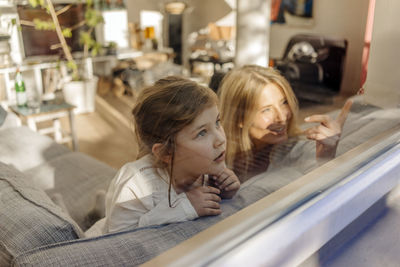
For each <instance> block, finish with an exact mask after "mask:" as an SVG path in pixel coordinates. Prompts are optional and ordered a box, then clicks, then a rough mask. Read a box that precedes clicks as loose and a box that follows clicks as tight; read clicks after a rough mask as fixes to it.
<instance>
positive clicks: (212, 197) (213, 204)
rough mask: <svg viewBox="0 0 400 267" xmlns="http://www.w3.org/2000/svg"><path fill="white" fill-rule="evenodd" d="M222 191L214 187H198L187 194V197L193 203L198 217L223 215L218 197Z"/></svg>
mask: <svg viewBox="0 0 400 267" xmlns="http://www.w3.org/2000/svg"><path fill="white" fill-rule="evenodd" d="M219 193H220V190H219V189H218V188H215V187H212V186H198V187H196V188H193V189H191V190H189V191H187V192H186V196H187V198H188V199H189V201H190V203H192V205H193V207H194V209H195V210H196V212H197V215H199V216H200V217H201V216H209V215H219V214H221V208H220V205H219V202H221V198H220V197H219V196H218V195H219Z"/></svg>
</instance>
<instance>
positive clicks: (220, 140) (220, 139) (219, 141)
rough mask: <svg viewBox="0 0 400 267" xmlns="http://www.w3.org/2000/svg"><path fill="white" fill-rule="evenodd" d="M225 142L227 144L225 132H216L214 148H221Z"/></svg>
mask: <svg viewBox="0 0 400 267" xmlns="http://www.w3.org/2000/svg"><path fill="white" fill-rule="evenodd" d="M225 142H226V137H225V132H224V130H222V129H220V130H218V131H216V135H215V142H214V146H215V147H219V146H221V145H223V144H225Z"/></svg>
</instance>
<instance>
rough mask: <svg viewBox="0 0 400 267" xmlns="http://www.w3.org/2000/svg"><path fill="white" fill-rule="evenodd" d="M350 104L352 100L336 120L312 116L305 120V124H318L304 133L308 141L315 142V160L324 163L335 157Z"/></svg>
mask: <svg viewBox="0 0 400 267" xmlns="http://www.w3.org/2000/svg"><path fill="white" fill-rule="evenodd" d="M352 104H353V101H352V100H350V99H349V100H347V101H346V103H345V104H344V106H343V108H342V110H341V112H340V114H339V116H338V117H337V118H336V119H332V118H331V117H329V116H328V115H312V116H310V117H307V118H305V121H306V122H317V123H319V125H317V126H314V127H311V128H309V129H307V130H305V131H304V133H305V134H306V136H307V138H308V139H311V140H315V141H316V157H317V160H323V161H326V160H330V159H332V158H334V157H335V155H336V148H337V146H338V144H339V141H340V135H341V134H342V129H343V125H344V123H345V121H346V119H347V115H348V114H349V112H350V108H351V105H352Z"/></svg>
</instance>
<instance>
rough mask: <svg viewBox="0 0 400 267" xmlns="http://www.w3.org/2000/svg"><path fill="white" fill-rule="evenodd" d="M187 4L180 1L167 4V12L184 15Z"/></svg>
mask: <svg viewBox="0 0 400 267" xmlns="http://www.w3.org/2000/svg"><path fill="white" fill-rule="evenodd" d="M186 7H187V4H186V3H184V2H180V1H172V2H168V3H166V4H165V10H166V11H167V12H168V13H170V14H174V15H179V14H182V13H183V11H184V10H185V8H186Z"/></svg>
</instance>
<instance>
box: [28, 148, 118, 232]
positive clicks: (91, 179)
mask: <svg viewBox="0 0 400 267" xmlns="http://www.w3.org/2000/svg"><path fill="white" fill-rule="evenodd" d="M115 173H116V170H115V169H113V168H111V167H110V166H108V165H106V164H104V163H102V162H100V161H98V160H95V159H93V158H91V157H89V156H87V155H85V154H82V153H80V152H71V153H66V154H63V155H61V156H59V157H56V158H55V159H52V160H49V161H47V162H45V163H43V164H41V165H39V166H37V167H35V168H32V169H29V170H26V171H25V174H27V176H29V179H30V181H31V182H32V184H35V185H37V186H38V187H40V188H41V189H42V190H45V191H46V192H47V193H48V194H50V195H52V194H54V193H59V194H61V196H62V198H63V201H64V204H65V206H66V208H67V209H68V212H69V214H70V215H71V217H72V218H73V219H74V220H75V221H76V222H77V223H78V224H79V226H81V228H82V229H83V230H86V229H87V228H88V227H89V226H90V225H88V224H87V222H86V221H85V216H86V215H87V214H88V212H89V210H90V209H92V208H93V207H94V204H95V195H96V192H97V191H99V190H107V188H108V184H109V183H110V181H111V179H112V178H113V177H114V175H115Z"/></svg>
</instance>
